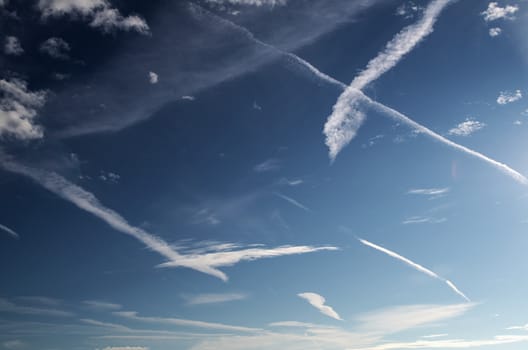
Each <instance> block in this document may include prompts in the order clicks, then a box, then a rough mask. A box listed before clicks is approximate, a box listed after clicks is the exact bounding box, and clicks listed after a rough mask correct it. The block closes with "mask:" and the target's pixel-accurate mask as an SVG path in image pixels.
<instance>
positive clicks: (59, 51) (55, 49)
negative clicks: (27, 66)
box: [40, 37, 70, 60]
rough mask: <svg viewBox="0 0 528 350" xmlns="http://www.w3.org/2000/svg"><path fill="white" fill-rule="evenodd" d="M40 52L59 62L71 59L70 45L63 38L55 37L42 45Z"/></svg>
mask: <svg viewBox="0 0 528 350" xmlns="http://www.w3.org/2000/svg"><path fill="white" fill-rule="evenodd" d="M40 52H42V53H44V54H46V55H48V56H50V57H53V58H56V59H59V60H67V59H69V58H70V56H69V53H70V45H69V44H68V43H67V42H66V41H64V39H62V38H57V37H53V38H49V39H47V40H46V41H44V42H43V43H42V44H41V45H40Z"/></svg>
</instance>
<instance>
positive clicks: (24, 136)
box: [0, 79, 46, 140]
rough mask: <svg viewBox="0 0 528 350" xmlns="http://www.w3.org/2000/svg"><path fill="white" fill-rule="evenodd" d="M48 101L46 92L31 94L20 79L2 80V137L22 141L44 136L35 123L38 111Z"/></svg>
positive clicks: (0, 134)
mask: <svg viewBox="0 0 528 350" xmlns="http://www.w3.org/2000/svg"><path fill="white" fill-rule="evenodd" d="M45 101H46V93H45V92H44V91H35V92H31V91H29V90H28V88H27V83H26V82H25V81H23V80H20V79H11V80H4V79H0V137H2V136H6V135H9V136H13V137H15V138H17V139H20V140H30V139H37V138H41V137H42V136H43V130H42V127H40V126H39V125H37V124H36V123H35V118H36V116H37V109H38V108H40V107H42V106H43V105H44V103H45Z"/></svg>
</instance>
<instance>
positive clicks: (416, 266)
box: [358, 238, 471, 301]
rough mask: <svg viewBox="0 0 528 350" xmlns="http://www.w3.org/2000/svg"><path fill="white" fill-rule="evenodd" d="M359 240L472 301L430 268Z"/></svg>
mask: <svg viewBox="0 0 528 350" xmlns="http://www.w3.org/2000/svg"><path fill="white" fill-rule="evenodd" d="M358 240H359V241H360V242H361V243H362V244H364V245H366V246H368V247H371V248H374V249H376V250H378V251H380V252H382V253H385V254H387V255H388V256H391V257H393V258H395V259H397V260H400V261H402V262H404V263H405V264H407V265H409V266H410V267H412V268H413V269H415V270H417V271H420V272H422V273H424V274H426V275H428V276H430V277H432V278H435V279H437V280H440V281H442V282H444V283H446V284H447V285H448V287H449V288H451V290H453V291H454V292H455V293H456V294H458V295H459V296H461V297H462V298H464V299H465V300H466V301H471V300H469V298H468V297H467V296H466V295H465V294H464V293H462V292H461V291H460V289H458V288H457V287H456V286H455V285H454V284H453V282H451V281H449V280H447V279H445V278H444V277H441V276H439V275H438V274H436V273H435V272H433V271H431V270H429V269H428V268H426V267H423V266H422V265H420V264H417V263H415V262H414V261H412V260H410V259H407V258H406V257H404V256H401V255H400V254H398V253H396V252H393V251H392V250H389V249H387V248H383V247H380V246H379V245H376V244H374V243H371V242H369V241H367V240H364V239H361V238H358Z"/></svg>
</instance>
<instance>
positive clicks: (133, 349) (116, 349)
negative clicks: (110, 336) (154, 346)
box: [103, 346, 149, 350]
mask: <svg viewBox="0 0 528 350" xmlns="http://www.w3.org/2000/svg"><path fill="white" fill-rule="evenodd" d="M103 350H149V348H147V347H145V346H107V347H106V348H103Z"/></svg>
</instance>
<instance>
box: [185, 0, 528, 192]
mask: <svg viewBox="0 0 528 350" xmlns="http://www.w3.org/2000/svg"><path fill="white" fill-rule="evenodd" d="M437 2H438V1H437ZM449 2H450V1H442V2H439V3H441V4H443V3H445V4H447V3H449ZM190 6H191V9H192V10H193V11H195V14H200V15H202V16H207V17H208V19H213V20H216V21H217V22H219V23H221V24H223V25H226V26H228V27H229V28H232V29H233V30H236V31H238V32H240V33H242V34H244V35H245V36H246V37H247V38H248V39H249V40H251V41H252V42H253V43H255V44H257V45H261V46H263V47H265V48H267V49H271V50H274V51H275V52H277V53H278V54H280V55H283V56H284V57H286V58H288V59H289V60H290V61H291V62H293V63H295V64H297V66H298V68H301V69H302V71H304V72H306V71H307V72H308V73H310V74H311V75H312V76H314V77H316V78H318V79H319V80H321V81H323V82H326V83H328V84H330V85H332V86H335V87H337V88H338V89H340V90H345V91H347V88H348V86H347V85H346V84H344V83H343V82H341V81H339V80H337V79H334V78H332V77H331V76H329V75H327V74H325V73H323V72H321V71H320V70H318V69H317V68H316V67H314V66H313V65H312V64H310V63H309V62H307V61H305V60H304V59H302V58H300V57H299V56H297V55H294V54H292V53H290V52H286V51H283V50H281V49H279V48H277V47H275V46H272V45H269V44H266V43H265V42H263V41H261V40H259V39H257V38H255V36H254V35H253V33H251V32H250V31H249V30H247V29H246V28H244V27H242V26H239V25H238V24H236V23H233V22H231V21H229V20H227V19H224V18H222V17H219V16H217V15H215V14H213V13H211V12H209V11H207V10H206V9H204V8H202V7H200V6H199V5H196V4H190ZM348 93H349V94H353V95H355V98H354V99H360V100H361V101H363V102H365V103H367V104H368V105H370V106H371V107H373V108H374V109H375V110H377V111H379V112H381V113H383V114H385V115H387V116H389V117H391V118H392V119H395V120H397V121H399V122H401V123H403V124H405V125H407V126H409V127H411V128H413V129H415V130H418V131H420V132H421V133H423V134H425V135H427V136H429V137H431V138H433V139H435V140H437V141H440V142H441V143H443V144H445V145H447V146H449V147H451V148H454V149H456V150H458V151H460V152H462V153H465V154H468V155H470V156H473V157H476V158H478V159H480V160H483V161H484V162H486V163H488V164H490V165H492V166H493V167H495V168H497V169H499V170H501V171H502V172H504V173H505V174H506V175H509V176H510V177H512V178H513V179H514V180H515V181H517V182H520V183H521V184H523V185H526V184H528V179H527V178H526V177H525V176H524V175H522V174H521V173H519V172H518V171H516V170H514V169H512V168H511V167H509V166H508V165H506V164H504V163H501V162H499V161H496V160H494V159H492V158H490V157H488V156H486V155H484V154H482V153H480V152H477V151H474V150H472V149H470V148H468V147H465V146H462V145H460V144H458V143H456V142H454V141H451V140H449V139H447V138H445V137H444V136H442V135H439V134H437V133H436V132H434V131H432V130H431V129H429V128H427V127H426V126H423V125H421V124H420V123H417V122H415V121H414V120H412V119H411V118H409V117H408V116H406V115H404V114H403V113H400V112H398V111H397V110H395V109H392V108H390V107H388V106H386V105H384V104H382V103H379V102H377V101H375V100H373V99H371V98H370V97H368V96H367V95H365V94H364V93H363V92H362V91H360V90H359V89H353V88H349V89H348ZM357 123H361V120H358V121H357Z"/></svg>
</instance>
